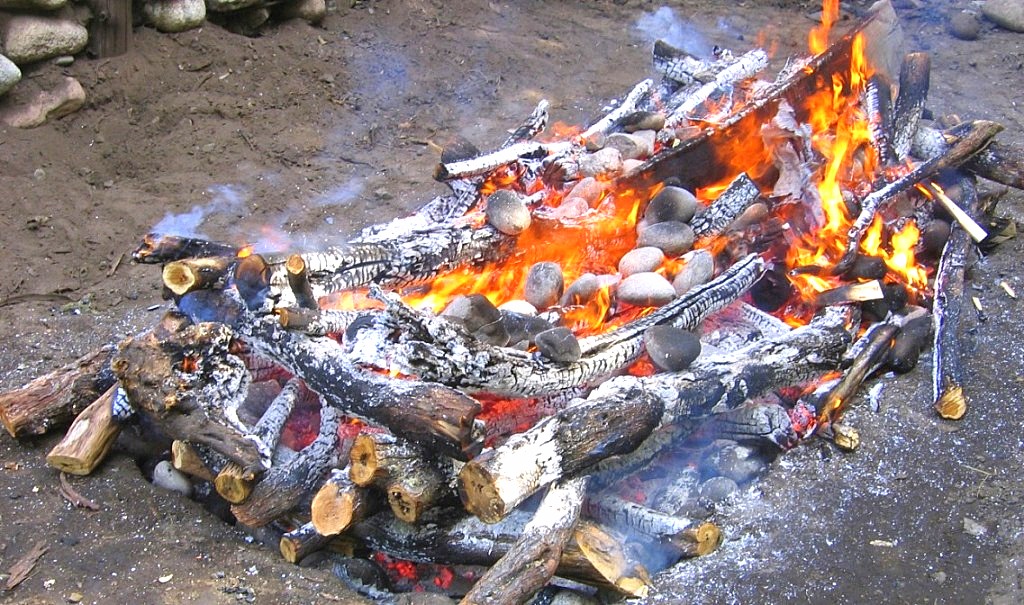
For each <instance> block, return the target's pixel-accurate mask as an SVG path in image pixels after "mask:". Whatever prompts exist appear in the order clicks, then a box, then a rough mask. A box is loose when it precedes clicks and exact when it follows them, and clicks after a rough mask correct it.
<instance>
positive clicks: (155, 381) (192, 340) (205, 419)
mask: <svg viewBox="0 0 1024 605" xmlns="http://www.w3.org/2000/svg"><path fill="white" fill-rule="evenodd" d="M197 292H210V293H212V292H213V291H212V290H199V291H197ZM194 295H195V293H190V294H188V295H186V296H185V297H184V298H188V297H190V296H194ZM231 339H232V334H231V331H230V330H229V329H228V328H227V327H226V326H224V325H222V324H212V323H202V324H197V325H188V319H187V318H186V317H184V316H183V315H180V314H177V313H168V314H166V315H164V317H163V319H162V320H161V322H160V324H159V325H158V326H156V327H155V328H153V329H152V330H150V331H149V332H146V333H145V334H142V335H140V336H136V337H134V338H129V339H127V340H126V341H124V342H123V343H121V345H120V346H119V350H118V352H117V354H116V355H115V356H114V358H113V360H112V361H111V368H112V369H113V371H114V373H115V374H116V375H117V378H118V380H119V381H120V383H121V386H122V388H123V389H124V392H125V394H126V395H127V398H128V400H129V401H130V402H131V404H132V406H133V407H134V408H135V409H136V410H138V411H139V412H140V413H144V414H146V415H147V416H149V417H150V418H151V419H152V420H153V421H154V422H155V423H156V424H158V425H159V426H160V427H161V428H162V429H163V430H164V432H165V433H166V434H167V436H168V437H170V438H171V439H179V440H182V441H189V442H193V443H198V444H203V445H207V446H209V447H210V448H212V449H214V450H216V451H218V452H220V453H221V454H223V455H224V456H226V457H227V458H228V459H230V460H233V461H235V462H237V463H238V464H240V465H241V466H242V467H243V468H245V469H246V470H247V471H249V472H253V473H256V472H259V471H261V470H263V469H264V468H265V466H266V465H267V464H269V460H266V459H265V458H264V456H263V455H262V454H261V452H260V450H259V448H258V447H257V445H256V443H255V442H254V441H253V440H251V439H248V438H246V437H245V427H244V426H243V425H242V423H241V422H239V421H238V417H237V414H236V413H235V412H236V410H237V408H238V406H239V405H240V404H241V403H242V401H243V400H244V398H245V394H246V391H247V389H248V385H249V376H250V374H249V371H248V370H247V369H246V367H245V364H244V363H243V362H242V360H241V359H239V358H238V357H236V356H234V355H232V354H231V353H230V352H229V351H230V349H231Z"/></svg>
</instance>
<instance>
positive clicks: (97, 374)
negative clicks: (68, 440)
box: [0, 346, 115, 438]
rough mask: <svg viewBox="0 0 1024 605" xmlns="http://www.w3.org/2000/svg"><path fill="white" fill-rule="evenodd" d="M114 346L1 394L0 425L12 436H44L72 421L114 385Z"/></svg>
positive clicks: (106, 347)
mask: <svg viewBox="0 0 1024 605" xmlns="http://www.w3.org/2000/svg"><path fill="white" fill-rule="evenodd" d="M113 354H114V347H113V346H105V347H101V348H99V349H96V350H95V351H92V352H90V353H87V354H85V355H83V356H82V357H79V358H78V359H76V360H75V361H73V362H71V363H69V364H68V365H66V366H63V367H61V368H58V369H56V370H54V371H52V372H50V373H48V374H44V375H43V376H40V377H38V378H36V379H35V380H33V381H32V382H29V383H28V384H26V385H25V386H23V387H21V388H18V389H13V390H10V391H7V392H6V393H2V394H0V422H3V425H4V428H5V429H7V432H8V433H10V435H11V437H16V438H21V437H27V436H30V435H42V434H43V433H45V432H47V431H49V430H50V429H51V428H53V427H55V426H59V425H63V424H66V423H68V422H71V420H72V419H74V418H75V416H76V415H78V414H79V413H80V412H82V410H84V409H85V408H86V407H87V406H89V404H91V403H92V402H94V401H96V399H97V398H99V397H100V396H101V395H103V393H105V392H106V391H107V390H108V389H109V388H110V387H111V386H113V385H114V382H115V379H114V375H113V374H112V373H111V372H110V359H111V357H112V356H113Z"/></svg>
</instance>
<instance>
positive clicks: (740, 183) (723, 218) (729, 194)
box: [690, 173, 761, 237]
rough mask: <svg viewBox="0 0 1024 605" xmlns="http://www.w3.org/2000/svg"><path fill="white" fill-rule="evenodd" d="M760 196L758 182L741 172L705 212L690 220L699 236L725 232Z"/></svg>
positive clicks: (694, 231)
mask: <svg viewBox="0 0 1024 605" xmlns="http://www.w3.org/2000/svg"><path fill="white" fill-rule="evenodd" d="M760 197H761V191H760V190H759V189H758V188H757V184H756V183H754V181H752V180H751V179H750V177H749V176H747V174H746V173H740V175H739V176H737V177H736V178H735V179H733V181H732V182H731V183H729V186H728V187H726V188H725V190H724V191H722V193H721V194H719V196H718V197H717V198H715V201H713V202H711V205H710V206H708V207H707V209H705V211H704V212H702V213H701V214H700V215H698V216H695V217H693V220H692V221H690V226H691V227H693V233H694V234H695V235H696V236H697V237H708V236H714V235H720V234H722V233H724V232H725V230H726V229H727V228H728V227H729V225H731V224H732V222H733V221H735V220H736V219H737V218H739V216H740V215H741V214H743V211H744V210H746V209H747V208H749V207H750V205H751V204H753V203H754V202H756V201H757V200H758V198H760Z"/></svg>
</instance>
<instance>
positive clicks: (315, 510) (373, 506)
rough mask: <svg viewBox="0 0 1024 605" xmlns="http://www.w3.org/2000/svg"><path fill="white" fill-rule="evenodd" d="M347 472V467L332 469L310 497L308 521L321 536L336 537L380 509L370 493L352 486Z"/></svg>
mask: <svg viewBox="0 0 1024 605" xmlns="http://www.w3.org/2000/svg"><path fill="white" fill-rule="evenodd" d="M353 449H355V446H354V445H353ZM349 473H350V470H349V468H345V469H334V470H333V471H331V475H330V477H328V478H327V481H325V482H324V484H323V485H322V486H321V487H320V489H319V490H318V491H317V493H316V495H315V496H313V503H312V506H311V508H310V516H311V521H312V523H313V526H314V527H316V531H317V533H319V534H321V535H324V536H335V535H338V534H340V533H342V532H344V531H345V530H347V529H348V528H349V527H351V526H352V524H353V523H356V522H357V521H362V520H363V519H365V518H367V517H369V516H370V515H371V514H373V513H375V512H377V511H378V510H379V509H380V507H379V506H378V504H377V502H378V498H377V497H376V496H375V494H374V492H373V491H372V490H370V489H367V488H364V487H359V486H358V485H356V484H355V483H354V482H353V481H352V479H351V477H350V476H349Z"/></svg>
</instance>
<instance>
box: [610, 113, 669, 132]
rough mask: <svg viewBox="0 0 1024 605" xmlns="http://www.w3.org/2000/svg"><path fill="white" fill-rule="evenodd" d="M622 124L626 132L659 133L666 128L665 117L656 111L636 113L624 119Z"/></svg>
mask: <svg viewBox="0 0 1024 605" xmlns="http://www.w3.org/2000/svg"><path fill="white" fill-rule="evenodd" d="M621 124H622V129H623V130H625V131H626V132H636V131H638V130H653V131H658V130H661V129H662V128H664V127H665V116H664V115H662V114H660V113H657V112H654V111H636V112H633V113H631V114H629V115H628V116H626V117H624V118H622V122H621Z"/></svg>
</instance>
